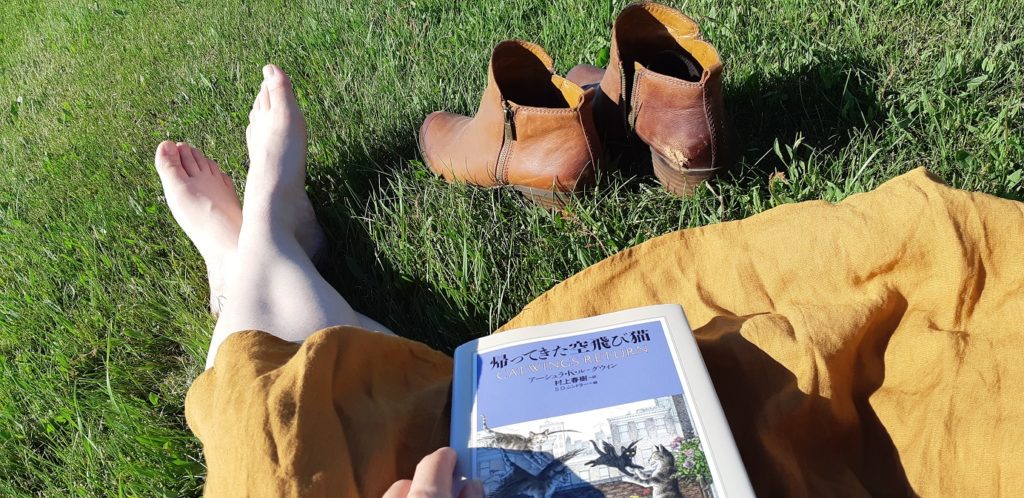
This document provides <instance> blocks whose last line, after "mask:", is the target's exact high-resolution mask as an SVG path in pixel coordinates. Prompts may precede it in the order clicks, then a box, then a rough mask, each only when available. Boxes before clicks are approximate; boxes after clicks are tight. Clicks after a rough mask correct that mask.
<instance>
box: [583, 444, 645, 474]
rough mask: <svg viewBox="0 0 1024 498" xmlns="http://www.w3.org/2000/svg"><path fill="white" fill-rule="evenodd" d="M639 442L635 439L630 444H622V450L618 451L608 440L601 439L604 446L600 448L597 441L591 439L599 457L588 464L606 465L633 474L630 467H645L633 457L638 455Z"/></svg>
mask: <svg viewBox="0 0 1024 498" xmlns="http://www.w3.org/2000/svg"><path fill="white" fill-rule="evenodd" d="M638 442H639V441H633V442H632V443H630V445H629V446H620V447H619V448H620V449H621V450H622V451H621V452H616V450H615V446H613V445H612V444H609V443H608V442H607V441H601V446H602V447H603V448H598V447H597V441H594V440H593V439H591V440H590V444H592V445H594V451H596V452H597V455H598V457H597V458H595V459H593V460H591V461H589V462H587V465H589V466H591V467H596V466H598V465H604V466H607V467H611V468H614V469H618V470H619V472H622V473H623V474H626V475H628V476H631V475H633V472H630V470H629V469H631V468H633V469H639V470H643V469H644V468H643V467H641V466H639V465H637V464H635V463H633V457H635V456H636V444H637V443H638Z"/></svg>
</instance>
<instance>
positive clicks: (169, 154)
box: [154, 140, 188, 180]
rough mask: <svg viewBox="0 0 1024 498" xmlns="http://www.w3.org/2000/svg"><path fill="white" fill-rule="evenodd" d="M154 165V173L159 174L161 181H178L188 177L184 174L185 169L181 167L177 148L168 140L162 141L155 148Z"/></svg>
mask: <svg viewBox="0 0 1024 498" xmlns="http://www.w3.org/2000/svg"><path fill="white" fill-rule="evenodd" d="M154 163H155V164H156V172H157V173H159V174H160V178H161V179H164V180H168V179H179V180H180V179H184V178H187V177H188V174H187V173H185V169H184V168H183V167H182V165H181V157H180V156H179V155H178V146H177V145H175V144H174V142H172V141H170V140H164V141H163V142H160V145H158V146H157V147H156V159H155V160H154Z"/></svg>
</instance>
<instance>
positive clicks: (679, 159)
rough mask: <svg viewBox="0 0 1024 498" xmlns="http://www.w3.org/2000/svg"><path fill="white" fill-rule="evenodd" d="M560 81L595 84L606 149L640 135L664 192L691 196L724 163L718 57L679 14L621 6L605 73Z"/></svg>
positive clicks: (652, 6)
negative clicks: (664, 189) (622, 7)
mask: <svg viewBox="0 0 1024 498" xmlns="http://www.w3.org/2000/svg"><path fill="white" fill-rule="evenodd" d="M567 77H568V78H569V79H570V80H572V81H574V82H576V83H577V84H579V85H581V86H583V87H591V86H596V87H597V89H598V93H597V96H596V97H595V103H594V115H595V119H596V120H597V124H598V127H599V129H600V132H601V137H602V138H603V140H604V145H605V147H606V149H608V152H609V153H610V154H613V155H615V154H619V153H620V151H621V150H623V149H625V148H628V147H629V146H630V142H631V141H632V139H633V137H634V136H635V137H639V138H640V140H642V141H643V142H644V143H645V144H647V145H648V146H649V147H650V150H651V162H652V163H653V166H654V174H655V175H657V177H658V179H659V180H661V183H662V184H663V185H664V186H665V187H666V188H667V189H668V190H670V191H671V192H673V193H675V194H677V195H682V196H687V195H690V194H692V193H693V190H694V188H695V187H697V186H698V185H699V184H700V182H702V181H704V180H706V179H708V178H710V177H711V176H712V175H714V174H715V173H716V172H718V171H720V170H721V169H723V168H725V167H726V166H728V164H729V156H730V152H731V151H729V150H727V146H726V144H725V110H724V105H723V103H722V60H721V58H720V57H719V56H718V52H717V51H716V50H715V48H714V47H713V46H711V44H710V43H708V42H706V41H704V39H703V37H702V36H701V33H700V28H699V27H698V26H697V23H696V22H694V21H693V19H690V18H689V17H687V16H686V15H684V14H683V13H682V12H679V11H678V10H676V9H673V8H671V7H667V6H665V5H661V4H658V3H654V2H638V3H634V4H631V5H629V6H627V7H626V8H625V9H623V10H622V12H620V13H619V15H618V17H617V18H616V19H615V25H614V26H613V27H612V46H611V54H610V57H609V61H608V69H607V70H604V71H602V70H601V69H600V68H597V67H595V66H591V65H585V64H584V65H579V66H576V67H575V68H573V69H572V71H569V74H568V75H567Z"/></svg>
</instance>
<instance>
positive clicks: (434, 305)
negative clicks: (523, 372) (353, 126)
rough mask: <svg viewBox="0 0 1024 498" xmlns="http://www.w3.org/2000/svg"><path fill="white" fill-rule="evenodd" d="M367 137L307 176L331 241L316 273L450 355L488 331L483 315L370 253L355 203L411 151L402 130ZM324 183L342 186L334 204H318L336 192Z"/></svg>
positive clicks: (360, 307)
mask: <svg viewBox="0 0 1024 498" xmlns="http://www.w3.org/2000/svg"><path fill="white" fill-rule="evenodd" d="M372 142H374V144H375V145H374V146H373V147H366V146H364V145H355V146H353V147H352V148H350V149H349V150H347V151H345V152H347V153H348V154H347V157H349V158H350V159H348V160H345V161H343V163H340V164H335V165H332V166H329V167H327V168H318V170H319V171H321V172H322V173H324V174H326V175H328V176H329V178H326V179H325V180H326V181H319V182H315V183H314V186H313V190H312V191H311V192H310V194H311V196H312V198H313V203H314V205H315V206H316V207H317V215H318V218H319V220H320V223H321V224H322V225H323V226H324V229H325V231H326V232H327V234H328V239H329V240H330V242H331V245H330V248H329V253H328V254H327V257H326V258H324V261H323V263H322V264H321V265H320V271H321V273H322V274H323V276H324V278H325V279H326V280H327V281H328V282H330V284H331V285H332V286H334V288H335V289H337V290H338V291H339V292H340V293H341V294H342V296H344V297H345V299H346V300H347V301H348V302H349V303H350V304H351V305H352V307H353V308H355V309H356V310H357V311H359V312H361V313H363V314H365V315H367V316H369V317H371V318H373V319H375V320H377V321H379V322H381V323H382V324H384V325H385V326H387V327H389V328H391V329H392V330H394V331H395V333H397V334H399V335H401V336H402V337H406V338H408V339H412V340H416V341H420V342H423V343H426V344H428V345H430V346H431V347H433V348H435V349H438V350H440V351H443V352H445V353H448V354H451V353H452V352H453V351H454V349H455V347H457V346H458V345H460V344H462V343H463V342H465V341H467V340H469V339H470V338H472V337H476V336H478V335H480V334H482V333H486V332H489V325H488V317H487V316H486V315H485V314H479V313H474V311H473V310H464V309H461V308H460V307H458V306H456V305H455V304H453V303H452V302H451V301H450V300H449V299H448V298H446V294H445V293H444V292H443V291H442V290H441V289H438V288H437V287H436V286H434V285H433V284H431V283H429V282H425V281H423V280H421V279H418V278H414V277H410V276H409V275H408V274H406V273H403V272H401V271H399V270H398V269H396V268H395V267H394V266H393V265H392V264H390V262H389V261H388V260H387V259H386V258H381V257H379V256H378V252H379V251H378V249H377V247H376V244H375V243H374V241H373V240H372V238H371V236H370V234H369V233H368V232H367V229H366V227H365V226H364V225H363V222H362V221H361V220H360V219H358V218H357V217H359V216H362V212H361V211H360V210H359V206H364V205H365V203H366V202H367V199H368V198H369V197H370V195H371V193H372V192H375V191H379V190H380V189H381V188H382V187H381V181H382V180H383V178H384V175H385V174H386V173H382V172H388V171H391V170H393V169H395V168H397V167H401V165H405V164H407V161H408V158H412V157H417V152H416V137H415V134H414V133H413V132H407V130H402V131H398V132H395V133H392V134H389V135H387V136H383V137H379V138H374V139H373V140H372ZM343 157H344V156H343ZM324 184H328V185H330V184H333V185H344V186H345V187H346V188H348V189H349V190H348V191H347V192H345V193H344V194H342V195H341V197H343V199H339V200H336V201H335V202H334V203H330V204H328V203H324V202H318V201H321V200H323V199H330V198H332V197H339V195H338V193H337V192H328V191H327V190H326V189H325V188H324Z"/></svg>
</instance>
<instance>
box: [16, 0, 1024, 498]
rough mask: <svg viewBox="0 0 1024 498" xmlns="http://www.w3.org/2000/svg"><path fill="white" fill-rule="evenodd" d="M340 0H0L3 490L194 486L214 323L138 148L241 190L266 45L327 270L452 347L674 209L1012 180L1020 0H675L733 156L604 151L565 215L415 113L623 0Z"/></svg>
mask: <svg viewBox="0 0 1024 498" xmlns="http://www.w3.org/2000/svg"><path fill="white" fill-rule="evenodd" d="M348 3H349V2H338V1H328V0H316V1H307V2H292V1H288V2H285V1H281V0H278V1H267V2H258V3H257V2H241V1H240V0H235V1H230V0H218V1H209V2H206V1H203V2H200V1H188V0H153V1H137V2H112V1H106V0H99V1H91V0H90V1H85V0H82V1H73V0H59V1H58V0H55V1H42V0H39V1H30V0H13V1H12V2H8V3H7V4H5V7H4V8H3V9H0V495H2V496H20V495H45V496H58V495H82V496H98V495H141V496H151V495H196V494H198V493H199V491H200V489H201V486H202V483H203V475H204V467H203V463H202V457H201V454H200V447H199V445H198V443H197V441H196V440H195V439H194V438H193V437H192V436H191V434H190V433H189V432H188V430H187V428H186V427H185V425H184V416H183V411H182V410H183V408H182V405H183V398H184V394H185V391H186V389H187V388H188V385H189V382H190V381H191V379H192V378H194V377H195V376H196V375H198V374H199V372H200V369H201V365H202V363H203V358H204V356H205V351H206V347H207V341H208V338H209V334H210V330H211V329H212V326H213V321H212V319H211V318H210V317H209V316H208V315H207V314H206V311H205V309H204V306H205V303H206V298H205V295H204V294H205V292H206V289H205V288H204V285H205V284H204V275H203V272H204V269H203V267H202V264H201V262H200V260H199V257H198V254H197V253H196V252H195V251H194V250H193V249H192V247H191V246H190V244H189V242H188V240H187V239H185V237H184V235H183V234H182V233H181V232H180V231H179V230H178V229H177V228H176V227H175V226H174V223H173V222H172V220H171V217H170V214H169V212H168V211H167V208H166V205H165V204H164V202H163V201H162V199H161V198H160V189H159V182H158V180H157V178H156V175H155V174H154V173H153V172H152V170H151V157H152V152H153V149H154V147H155V145H156V144H157V143H158V142H159V141H160V140H162V139H164V138H173V139H179V140H188V141H190V142H192V143H194V144H196V145H197V146H199V147H201V148H202V149H203V150H204V151H206V152H207V153H208V155H210V157H213V158H215V159H216V160H218V161H219V162H220V163H221V165H223V166H224V167H225V168H226V169H227V170H228V171H230V172H231V173H233V174H234V175H235V178H236V179H237V180H238V182H239V184H241V181H242V180H243V179H244V176H245V154H244V151H245V149H244V146H243V145H244V144H243V130H244V126H245V123H246V120H247V117H246V114H247V112H248V109H249V106H250V105H251V103H252V98H253V95H254V91H255V89H256V87H257V84H258V82H259V80H260V75H259V67H260V66H261V65H262V64H263V63H265V62H268V61H274V62H277V63H278V64H280V65H281V66H282V67H284V68H285V69H286V70H287V71H288V72H289V73H291V74H292V76H293V78H294V80H295V86H296V88H297V91H298V94H299V100H300V103H301V105H302V107H303V109H304V110H305V112H306V114H307V116H308V120H309V124H310V130H311V143H310V154H309V170H310V191H311V194H312V196H313V199H314V204H316V205H317V207H318V213H319V215H320V217H321V220H322V221H323V223H324V225H325V226H326V228H327V229H328V232H329V234H330V236H331V240H332V242H333V247H332V248H333V250H334V257H333V258H332V263H333V264H332V265H331V267H330V268H329V269H328V271H327V273H328V276H329V279H330V280H331V281H332V282H333V283H334V284H335V285H336V287H338V288H339V290H340V291H341V293H342V294H343V295H344V296H345V297H346V298H348V299H349V300H350V301H351V302H352V303H353V304H354V305H355V306H356V308H357V309H361V310H363V311H365V312H366V313H367V314H368V315H370V316H373V317H375V318H378V319H380V320H381V321H383V322H384V323H385V324H387V325H389V326H391V327H393V328H394V329H395V330H397V331H400V333H402V334H404V335H407V336H409V337H412V338H416V339H420V340H423V341H426V342H428V343H429V344H431V345H434V346H436V347H438V348H441V349H444V350H449V349H450V348H451V347H452V346H453V345H455V344H458V343H460V342H462V341H464V340H467V339H469V338H471V337H473V336H476V335H480V334H483V333H486V332H487V331H488V330H490V329H492V328H495V327H497V326H498V325H500V324H501V323H502V322H503V321H504V320H506V319H508V318H510V317H511V316H513V315H514V314H515V313H516V312H517V311H518V310H519V309H520V308H521V306H523V305H524V304H526V303H527V302H528V301H530V299H532V298H534V297H535V296H537V295H539V294H540V293H542V292H543V291H544V290H546V289H548V288H549V287H550V286H551V285H552V284H554V283H556V282H558V281H560V280H562V279H564V278H566V277H568V276H569V275H572V274H573V273H574V272H576V271H578V270H580V269H582V268H584V267H586V266H588V265H590V264H592V263H595V262H597V261H599V260H601V259H603V258H604V257H606V256H608V255H610V254H613V253H614V252H616V251H618V250H621V249H623V248H626V247H629V246H631V245H634V244H637V243H640V242H642V241H644V240H646V239H649V238H651V237H654V236H656V235H659V234H662V233H666V232H669V231H672V230H675V229H678V228H684V227H693V226H699V225H705V224H709V223H715V222H719V221H725V220H734V219H739V218H743V217H746V216H749V215H752V214H756V213H758V212H761V211H763V210H766V209H769V208H771V207H773V206H776V205H779V204H783V203H789V202H795V201H801V200H806V199H826V200H829V201H838V200H841V199H843V198H844V197H846V196H848V195H850V194H853V193H856V192H862V191H865V190H869V189H872V188H874V187H875V186H877V185H879V184H880V183H882V182H884V181H886V180H887V179H889V178H892V177H893V176H896V175H898V174H900V173H902V172H905V171H907V170H909V169H912V168H914V167H917V166H927V167H929V168H931V169H932V170H933V171H934V172H935V173H936V174H938V175H939V176H940V177H942V178H944V179H945V180H946V181H947V182H949V183H950V184H952V185H954V186H957V187H962V188H967V189H972V190H980V191H983V192H988V193H992V194H995V195H999V196H1003V197H1008V198H1014V199H1021V198H1022V197H1024V180H1022V178H1021V175H1022V173H1021V169H1022V166H1024V130H1022V121H1024V119H1022V114H1024V41H1022V40H1024V4H1021V3H1020V2H1019V1H1017V0H963V1H960V2H940V1H928V0H902V1H898V0H894V1H873V2H868V1H848V2H843V1H837V2H818V1H771V2H762V1H760V0H743V1H740V0H737V1H735V2H712V1H710V0H705V1H690V2H676V4H677V5H678V6H680V7H682V8H683V10H684V11H686V12H688V13H691V14H692V15H693V16H694V17H695V18H696V19H697V20H698V21H700V22H701V23H702V26H703V29H704V31H705V32H706V33H707V35H708V37H709V38H710V39H711V40H712V41H713V42H714V43H715V44H716V46H717V47H718V48H719V50H720V52H721V53H722V54H723V57H724V59H725V61H726V65H727V77H726V100H727V106H728V108H729V112H730V115H731V117H732V122H733V124H734V125H735V128H736V130H737V134H738V136H739V137H740V139H741V142H740V156H741V158H740V161H739V164H738V165H737V167H736V168H735V169H734V170H733V171H732V172H731V174H729V175H726V176H725V177H724V178H722V179H721V180H720V181H718V182H717V183H716V184H715V185H714V191H713V192H712V191H711V190H702V191H701V192H700V193H699V195H697V196H696V197H694V198H692V199H688V200H679V199H676V198H673V197H671V196H670V195H668V194H666V193H665V192H663V191H661V190H660V189H659V187H658V185H657V183H655V182H653V181H652V180H651V179H650V178H625V177H624V176H623V175H622V174H619V173H615V172H608V173H606V174H604V178H603V180H602V183H601V186H600V188H599V189H598V191H596V192H594V193H593V194H590V195H588V196H585V197H582V198H579V199H578V200H577V201H575V202H574V204H572V205H571V207H570V211H571V213H572V216H564V215H560V214H552V213H549V212H546V211H544V210H541V209H539V208H536V207H533V206H531V205H529V204H527V203H526V202H524V201H523V200H522V199H521V198H519V197H517V195H516V194H515V193H514V192H511V191H505V190H497V191H481V190H474V189H472V188H467V187H461V186H449V185H447V184H444V183H443V182H441V181H439V180H437V179H434V178H433V177H432V176H431V175H429V174H428V172H427V170H425V169H424V167H423V166H422V165H420V164H419V163H418V162H417V154H416V150H415V133H416V130H417V128H418V126H419V124H420V122H421V120H422V118H423V116H424V115H426V114H427V113H428V112H430V111H433V110H437V109H447V110H453V111H461V112H471V111H472V110H473V109H474V108H475V106H476V104H477V102H478V99H479V92H480V90H481V88H482V85H483V83H484V80H485V78H486V63H487V59H488V57H489V54H490V49H491V48H492V47H493V45H494V44H495V43H496V42H498V41H500V40H502V39H506V38H512V37H519V38H525V39H529V40H533V41H537V42H539V43H541V44H542V45H543V46H545V47H546V48H547V49H548V50H549V52H551V53H552V54H553V55H554V57H555V60H556V64H557V66H558V69H559V70H560V71H562V72H563V73H564V72H565V71H567V70H568V69H569V68H570V67H571V66H572V65H574V64H575V63H577V62H594V61H595V60H596V59H597V58H598V54H599V53H600V52H601V50H602V49H603V48H605V47H607V45H608V30H609V27H610V24H611V21H612V19H613V16H614V14H615V13H616V12H617V11H618V9H619V8H620V7H621V5H622V2H613V4H611V5H609V4H608V3H607V2H578V1H565V0H559V1H556V2H550V3H549V2H543V1H539V0H537V1H517V2H491V1H484V0H479V1H466V2H450V1H442V0H420V1H416V2H393V1H391V0H377V1H374V2H362V1H360V2H352V5H347V4H348ZM775 171H779V172H782V173H784V175H785V177H784V179H781V180H780V179H778V178H779V177H776V178H777V179H776V180H773V181H770V180H769V177H770V175H771V174H772V173H773V172H775ZM907 222H908V223H912V222H913V220H907ZM681 264H685V262H681ZM726 270H727V269H726Z"/></svg>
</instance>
